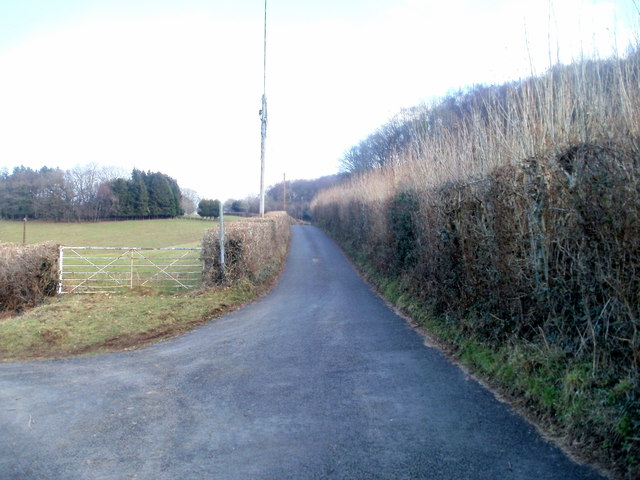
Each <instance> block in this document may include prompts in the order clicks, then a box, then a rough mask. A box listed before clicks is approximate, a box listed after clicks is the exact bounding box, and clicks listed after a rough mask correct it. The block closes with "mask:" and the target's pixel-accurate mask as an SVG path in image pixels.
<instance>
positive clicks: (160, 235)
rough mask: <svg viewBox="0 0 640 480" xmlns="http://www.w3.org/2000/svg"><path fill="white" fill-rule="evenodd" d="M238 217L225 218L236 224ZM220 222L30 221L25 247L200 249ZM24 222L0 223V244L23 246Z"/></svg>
mask: <svg viewBox="0 0 640 480" xmlns="http://www.w3.org/2000/svg"><path fill="white" fill-rule="evenodd" d="M238 218H239V217H225V221H234V220H237V219H238ZM214 225H217V222H213V221H211V222H209V221H201V220H200V221H199V220H187V219H180V218H178V219H169V220H125V221H118V222H95V223H51V222H39V221H30V222H29V221H28V222H27V235H26V243H41V242H46V241H52V242H55V243H59V244H62V245H67V246H74V247H77V246H95V247H199V246H200V242H201V240H202V235H203V234H204V232H205V230H207V229H209V228H212V227H213V226H214ZM22 231H23V222H21V221H8V220H0V242H12V243H22Z"/></svg>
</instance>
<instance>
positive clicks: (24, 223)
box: [22, 217, 27, 245]
mask: <svg viewBox="0 0 640 480" xmlns="http://www.w3.org/2000/svg"><path fill="white" fill-rule="evenodd" d="M25 243H27V217H24V218H23V219H22V244H23V245H24V244H25Z"/></svg>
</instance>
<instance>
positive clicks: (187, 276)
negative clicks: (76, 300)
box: [58, 246, 202, 293]
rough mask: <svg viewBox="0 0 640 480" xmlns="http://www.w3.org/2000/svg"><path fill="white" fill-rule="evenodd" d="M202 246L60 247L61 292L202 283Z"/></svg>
mask: <svg viewBox="0 0 640 480" xmlns="http://www.w3.org/2000/svg"><path fill="white" fill-rule="evenodd" d="M201 251H202V248H195V247H194V248H177V247H176V248H135V247H62V246H61V247H60V254H59V259H58V260H59V261H58V268H59V279H58V293H117V292H122V291H123V290H125V289H132V288H135V287H154V288H158V289H161V290H166V291H171V292H175V291H180V290H186V289H192V288H197V287H198V286H200V284H201V283H202V260H201V259H200V254H201Z"/></svg>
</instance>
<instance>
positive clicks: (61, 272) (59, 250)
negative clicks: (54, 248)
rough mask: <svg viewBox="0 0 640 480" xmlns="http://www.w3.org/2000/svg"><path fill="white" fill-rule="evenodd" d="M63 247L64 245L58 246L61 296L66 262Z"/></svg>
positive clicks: (59, 292)
mask: <svg viewBox="0 0 640 480" xmlns="http://www.w3.org/2000/svg"><path fill="white" fill-rule="evenodd" d="M63 248H64V247H63V246H62V245H58V295H60V294H61V293H62V279H63V275H62V274H63V269H64V267H63V263H62V262H63V261H64V254H63Z"/></svg>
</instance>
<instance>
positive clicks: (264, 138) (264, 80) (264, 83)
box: [260, 0, 267, 217]
mask: <svg viewBox="0 0 640 480" xmlns="http://www.w3.org/2000/svg"><path fill="white" fill-rule="evenodd" d="M263 48H264V52H263V65H262V109H261V110H260V123H261V127H260V133H261V140H260V216H261V217H264V148H265V143H266V141H267V0H264V42H263Z"/></svg>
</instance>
